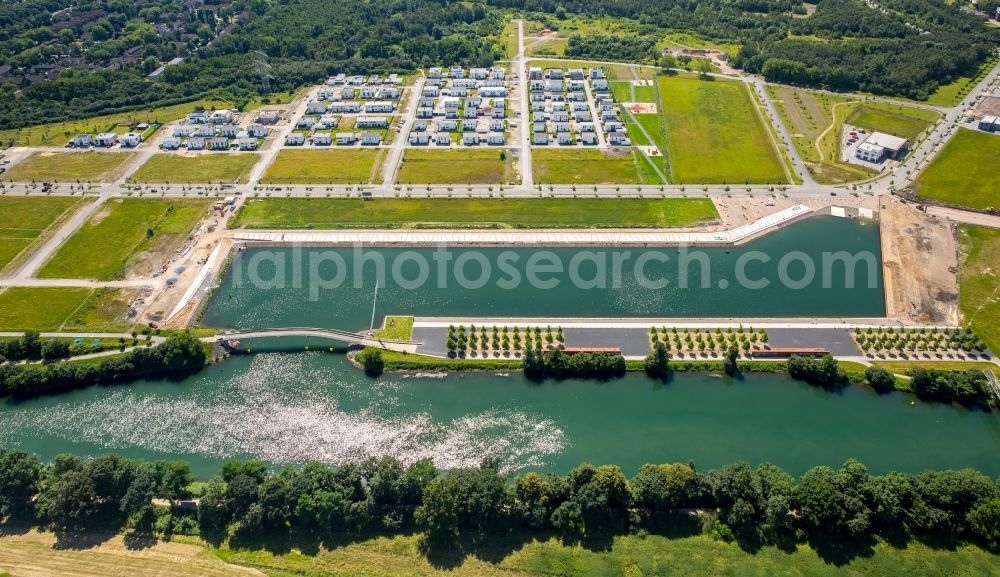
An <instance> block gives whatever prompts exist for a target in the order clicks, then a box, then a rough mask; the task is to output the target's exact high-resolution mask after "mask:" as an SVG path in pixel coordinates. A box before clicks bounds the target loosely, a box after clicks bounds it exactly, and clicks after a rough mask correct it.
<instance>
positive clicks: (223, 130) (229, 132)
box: [219, 124, 240, 138]
mask: <svg viewBox="0 0 1000 577" xmlns="http://www.w3.org/2000/svg"><path fill="white" fill-rule="evenodd" d="M239 132H240V127H239V126H237V125H235V124H224V125H222V126H220V127H219V136H225V137H226V138H236V137H237V136H238V135H239Z"/></svg>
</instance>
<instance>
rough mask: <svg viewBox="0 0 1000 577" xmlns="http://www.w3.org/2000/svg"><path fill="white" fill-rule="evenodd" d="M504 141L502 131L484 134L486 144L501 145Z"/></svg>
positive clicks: (505, 140)
mask: <svg viewBox="0 0 1000 577" xmlns="http://www.w3.org/2000/svg"><path fill="white" fill-rule="evenodd" d="M506 142H507V138H506V137H504V135H503V133H502V132H491V133H489V134H487V135H486V144H491V145H495V146H496V145H500V146H502V145H503V144H505V143H506Z"/></svg>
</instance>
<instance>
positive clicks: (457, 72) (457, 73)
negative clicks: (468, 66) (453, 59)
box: [448, 66, 465, 78]
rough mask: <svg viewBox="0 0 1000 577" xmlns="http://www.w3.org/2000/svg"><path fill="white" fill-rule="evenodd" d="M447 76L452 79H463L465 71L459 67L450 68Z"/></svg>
mask: <svg viewBox="0 0 1000 577" xmlns="http://www.w3.org/2000/svg"><path fill="white" fill-rule="evenodd" d="M448 74H449V75H450V76H451V77H452V78H465V69H464V68H462V67H461V66H452V67H451V69H450V70H448Z"/></svg>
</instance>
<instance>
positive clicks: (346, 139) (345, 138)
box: [337, 132, 358, 146]
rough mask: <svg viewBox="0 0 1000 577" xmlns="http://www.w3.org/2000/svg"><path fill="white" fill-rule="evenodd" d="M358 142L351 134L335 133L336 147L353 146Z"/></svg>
mask: <svg viewBox="0 0 1000 577" xmlns="http://www.w3.org/2000/svg"><path fill="white" fill-rule="evenodd" d="M357 141H358V137H357V135H356V134H355V133H353V132H339V133H337V146H346V145H350V144H354V143H355V142H357Z"/></svg>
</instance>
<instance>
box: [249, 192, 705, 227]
mask: <svg viewBox="0 0 1000 577" xmlns="http://www.w3.org/2000/svg"><path fill="white" fill-rule="evenodd" d="M716 218H718V213H717V212H716V210H715V205H714V204H712V201H711V200H709V199H707V198H669V199H631V198H629V199H611V198H560V199H525V198H517V199H513V198H505V199H478V198H406V199H403V198H378V199H374V200H370V201H362V200H354V199H328V198H322V199H318V198H313V199H301V198H267V199H255V200H250V201H248V202H247V204H246V205H245V206H244V207H243V209H242V210H241V211H240V212H239V214H238V215H237V217H236V218H235V219H234V221H233V222H232V224H231V226H232V227H234V228H237V227H241V226H242V227H248V228H315V229H338V228H359V227H377V228H429V227H433V226H447V227H449V228H454V227H463V228H464V227H473V228H483V227H489V226H492V227H498V228H565V227H569V228H591V227H621V228H627V227H671V226H691V225H695V224H698V223H701V222H705V221H711V220H715V219H716Z"/></svg>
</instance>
